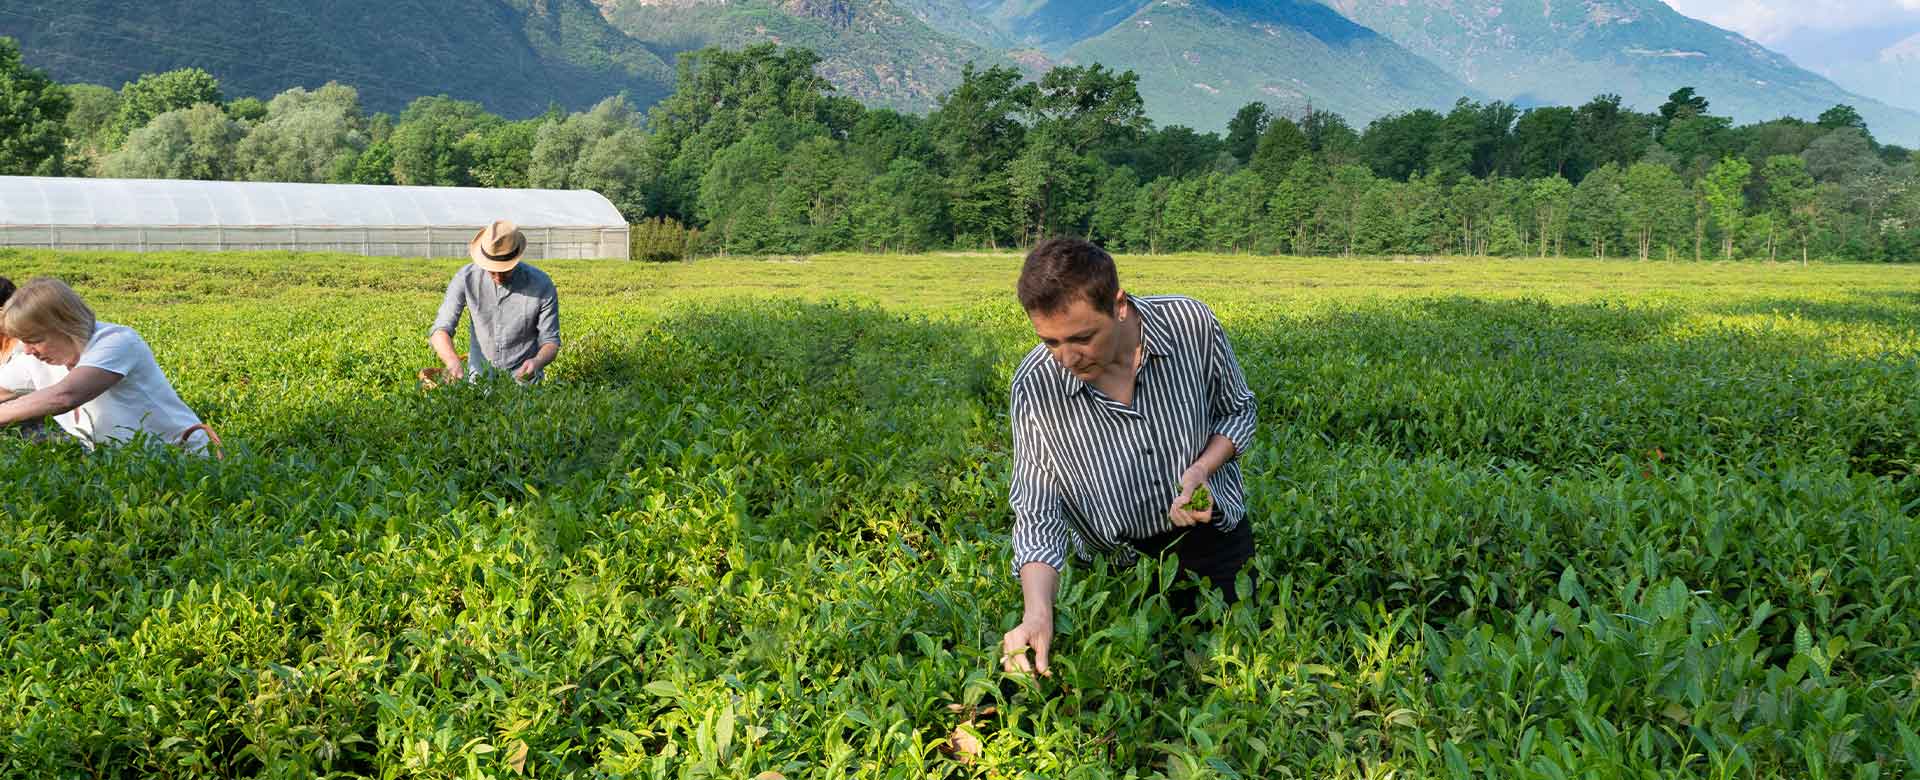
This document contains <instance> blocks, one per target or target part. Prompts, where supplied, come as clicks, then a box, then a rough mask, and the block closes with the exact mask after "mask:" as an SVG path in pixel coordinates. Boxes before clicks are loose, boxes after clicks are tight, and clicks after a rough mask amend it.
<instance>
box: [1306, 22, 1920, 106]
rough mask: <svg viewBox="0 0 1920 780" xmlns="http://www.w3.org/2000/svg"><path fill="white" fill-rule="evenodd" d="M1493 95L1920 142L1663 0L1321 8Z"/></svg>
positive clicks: (1862, 102)
mask: <svg viewBox="0 0 1920 780" xmlns="http://www.w3.org/2000/svg"><path fill="white" fill-rule="evenodd" d="M1323 1H1324V2H1326V3H1327V4H1328V5H1329V6H1331V7H1333V8H1335V9H1337V10H1339V11H1340V12H1341V13H1343V14H1345V15H1346V16H1347V17H1348V18H1350V19H1352V20H1354V21H1356V22H1358V23H1360V24H1363V25H1366V26H1368V27H1371V28H1373V29H1374V30H1378V31H1379V32H1380V33H1381V34H1382V35H1385V36H1387V37H1389V38H1392V39H1394V40H1395V41H1397V42H1399V43H1400V44H1401V45H1402V46H1405V47H1407V48H1408V49H1411V50H1413V51H1414V52H1417V53H1419V54H1421V55H1423V56H1425V57H1427V58H1428V59H1430V60H1432V61H1434V62H1435V63H1437V64H1439V65H1440V66H1442V67H1444V68H1446V69H1447V70H1448V71H1450V72H1451V73H1452V74H1453V75H1455V76H1457V77H1459V78H1460V80H1461V81H1464V82H1466V83H1467V84H1469V85H1472V86H1473V87H1476V88H1478V89H1480V90H1482V91H1484V92H1486V93H1487V94H1489V95H1491V96H1494V97H1498V98H1504V99H1509V100H1515V101H1519V102H1523V103H1554V104H1577V103H1580V102H1583V101H1585V100H1587V99H1588V98H1591V97H1593V96H1594V95H1595V94H1597V93H1601V92H1612V93H1617V94H1619V95H1621V96H1622V97H1624V98H1626V100H1627V101H1628V102H1629V103H1631V104H1633V105H1634V106H1636V107H1638V108H1640V109H1643V110H1650V109H1653V108H1655V107H1658V106H1659V105H1660V104H1661V103H1662V102H1663V101H1664V100H1665V99H1666V96H1667V95H1668V93H1670V92H1672V91H1673V90H1675V89H1677V88H1679V87H1683V86H1692V87H1695V88H1697V89H1698V90H1699V92H1700V94H1702V95H1705V96H1706V97H1707V98H1708V99H1709V100H1711V101H1712V104H1713V105H1712V110H1713V111H1714V112H1715V113H1723V114H1728V115H1731V116H1733V117H1734V118H1735V119H1736V120H1739V121H1743V122H1746V121H1757V120H1763V119H1773V118H1776V117H1779V116H1781V115H1782V114H1791V115H1796V116H1800V117H1803V118H1807V119H1811V118H1813V117H1815V116H1818V115H1819V113H1820V112H1821V111H1824V110H1826V109H1828V108H1830V107H1832V106H1834V105H1835V104H1838V103H1846V104H1849V105H1852V106H1854V107H1855V108H1857V109H1859V111H1860V113H1861V114H1862V115H1863V116H1865V117H1866V119H1867V121H1868V123H1869V124H1871V125H1872V126H1873V127H1874V130H1875V132H1876V133H1880V134H1881V135H1882V136H1883V137H1887V136H1891V137H1894V138H1903V139H1920V114H1915V113H1913V112H1909V111H1905V110H1901V109H1897V108H1894V107H1892V106H1889V105H1886V104H1884V103H1881V102H1879V101H1876V100H1871V99H1868V98H1866V97H1863V96H1861V95H1856V94H1853V93H1850V92H1847V91H1846V90H1844V89H1842V88H1840V87H1839V86H1838V85H1836V84H1834V83H1833V82H1832V81H1829V80H1827V79H1825V78H1823V77H1821V76H1819V75H1817V74H1815V73H1812V72H1810V71H1807V70H1805V69H1803V68H1800V67H1798V66H1796V65H1794V64H1793V62H1792V61H1790V60H1788V59H1787V58H1786V57H1784V56H1781V55H1779V54H1777V53H1775V52H1772V51H1769V50H1768V49H1766V48H1765V47H1763V46H1761V45H1759V44H1757V43H1755V42H1753V41H1751V40H1748V39H1747V38H1745V37H1743V36H1741V35H1738V34H1736V33H1732V32H1729V31H1727V30H1723V29H1720V28H1718V27H1715V26H1713V25H1710V24H1708V23H1706V22H1702V21H1699V20H1696V19H1691V18H1688V17H1686V16H1683V15H1681V14H1680V13H1678V12H1676V11H1674V10H1673V9H1672V8H1670V7H1668V6H1667V5H1666V4H1665V3H1662V2H1660V0H1394V2H1381V1H1380V0H1323Z"/></svg>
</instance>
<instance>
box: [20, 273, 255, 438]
mask: <svg viewBox="0 0 1920 780" xmlns="http://www.w3.org/2000/svg"><path fill="white" fill-rule="evenodd" d="M0 332H4V333H6V334H7V335H8V336H10V337H12V338H14V339H18V340H19V341H20V342H21V343H22V344H23V345H24V346H25V351H26V354H27V355H29V356H31V357H33V358H37V359H38V360H40V361H41V362H43V363H46V364H48V365H51V366H55V367H58V368H64V369H66V372H67V374H66V376H65V377H64V378H61V379H60V380H59V381H58V382H56V383H54V384H53V385H52V386H49V387H43V388H40V389H37V390H35V391H34V392H31V393H28V394H26V395H23V396H20V397H18V398H15V399H13V400H11V401H7V402H5V403H0V425H13V424H16V423H20V422H24V421H27V420H39V419H44V418H47V417H55V418H61V417H66V416H73V417H76V418H77V423H76V424H77V425H78V426H79V427H81V428H83V429H84V431H85V432H84V433H83V434H82V436H83V438H85V439H86V440H87V441H88V442H89V443H91V444H95V445H99V444H110V443H112V444H118V443H124V442H127V441H131V440H133V439H135V438H136V437H138V436H142V435H144V436H145V437H147V438H146V440H147V441H162V442H166V443H168V444H172V445H176V446H179V447H182V448H184V449H186V450H188V451H190V452H195V453H202V452H205V451H206V448H207V445H208V444H210V443H211V444H218V443H219V439H218V438H217V437H215V436H214V435H213V431H212V429H209V428H208V427H207V426H206V425H205V424H204V423H202V422H200V418H199V417H198V416H196V415H195V414H194V413H193V410H191V409H188V408H187V405H186V404H185V403H184V402H182V401H181V400H180V396H179V394H177V393H175V392H174V391H173V385H172V384H170V383H168V382H167V377H166V374H165V373H163V372H161V370H160V364H159V363H158V362H156V361H155V360H154V358H153V350H151V349H149V348H148V347H147V342H146V341H145V340H143V339H141V338H140V334H138V333H135V332H133V330H132V329H131V328H128V327H126V326H123V325H115V324H113V323H110V322H100V321H98V320H96V319H95V318H94V316H93V310H92V309H90V308H87V304H86V303H85V302H83V301H81V300H80V296H79V294H77V293H75V292H74V291H73V288H71V287H68V286H67V285H66V283H65V282H62V281H60V280H58V279H49V278H39V279H34V280H33V281H30V282H27V283H26V284H25V285H22V286H21V287H20V289H19V290H18V291H16V292H15V293H14V294H13V296H12V297H11V298H10V299H8V301H7V304H6V308H5V309H0Z"/></svg>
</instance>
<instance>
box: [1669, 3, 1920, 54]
mask: <svg viewBox="0 0 1920 780" xmlns="http://www.w3.org/2000/svg"><path fill="white" fill-rule="evenodd" d="M1667 5H1670V6H1673V7H1674V8H1675V9H1677V10H1679V11H1680V13H1683V14H1686V15H1688V16H1691V17H1694V18H1696V19H1703V20H1706V21H1709V22H1712V23H1714V24H1715V25H1718V26H1720V27H1725V28H1727V29H1729V30H1734V31H1737V32H1739V33H1741V34H1743V35H1746V36H1747V37H1749V38H1752V39H1754V40H1756V41H1759V42H1761V43H1764V44H1775V43H1779V42H1781V41H1782V40H1786V39H1788V38H1790V37H1792V36H1793V35H1794V34H1795V33H1796V32H1809V31H1823V32H1845V31H1850V30H1862V31H1864V30H1871V29H1873V28H1876V27H1882V26H1886V25H1901V24H1912V23H1916V22H1920V0H1667Z"/></svg>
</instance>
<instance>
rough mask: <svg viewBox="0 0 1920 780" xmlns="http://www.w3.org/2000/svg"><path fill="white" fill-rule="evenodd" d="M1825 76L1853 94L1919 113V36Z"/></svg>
mask: <svg viewBox="0 0 1920 780" xmlns="http://www.w3.org/2000/svg"><path fill="white" fill-rule="evenodd" d="M1826 75H1827V76H1828V77H1829V78H1832V79H1833V80H1834V83H1837V84H1839V85H1840V86H1843V87H1846V88H1847V89H1849V90H1851V91H1853V92H1857V93H1860V94H1862V95H1866V96H1867V97H1870V98H1874V99H1877V100H1881V101H1884V102H1886V103H1888V104H1890V105H1893V106H1895V107H1898V108H1904V109H1907V110H1909V111H1920V34H1917V35H1914V36H1913V37H1911V38H1907V39H1906V40H1903V41H1901V42H1899V43H1896V44H1894V45H1893V46H1890V47H1888V48H1886V49H1884V50H1882V51H1881V52H1880V53H1879V54H1877V55H1874V56H1872V57H1870V58H1867V59H1861V60H1855V61H1852V62H1844V63H1837V64H1834V65H1832V66H1830V67H1828V68H1827V69H1826Z"/></svg>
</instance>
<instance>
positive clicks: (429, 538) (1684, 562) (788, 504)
mask: <svg viewBox="0 0 1920 780" xmlns="http://www.w3.org/2000/svg"><path fill="white" fill-rule="evenodd" d="M1017 262H1018V258H1017V257H1013V256H1007V255H999V256H933V257H918V258H893V257H889V258H867V257H859V256H828V257H815V258H805V259H802V260H801V261H799V262H745V261H700V262H696V263H691V264H667V265H653V264H596V263H586V262H555V263H546V264H542V265H543V267H544V268H546V269H547V270H548V271H549V272H550V273H552V275H553V276H554V278H555V280H556V282H557V283H558V284H559V286H560V289H561V291H562V293H561V294H562V321H563V328H564V335H565V339H566V346H565V348H564V350H563V352H562V355H561V358H560V360H559V361H558V362H557V363H555V364H554V366H553V367H552V369H551V370H550V372H549V373H550V381H549V382H548V383H547V384H546V385H545V386H542V387H538V388H532V389H526V388H518V387H514V386H510V385H508V386H464V385H463V386H457V387H453V388H446V389H441V390H435V391H431V392H428V391H422V390H420V389H418V388H417V387H415V386H414V379H413V377H414V372H415V370H416V369H418V368H419V367H421V366H424V365H429V364H431V363H432V362H433V361H432V358H431V356H430V354H429V352H428V351H427V348H426V346H425V344H424V335H425V329H426V327H427V325H428V323H429V322H430V320H431V317H432V313H433V309H434V305H435V304H436V303H437V301H438V295H439V291H440V290H441V289H443V286H444V281H445V278H446V276H447V275H448V274H449V273H451V271H452V270H453V268H454V267H455V266H454V265H453V264H451V263H446V262H425V261H391V260H370V259H362V258H344V257H332V256H294V255H282V254H264V255H251V256H249V255H234V256H224V255H165V256H125V255H73V254H52V253H38V252H20V251H11V252H9V251H0V273H5V274H7V275H9V276H13V277H15V278H23V277H26V276H30V275H32V274H35V273H57V274H59V275H61V276H63V277H65V278H67V279H69V280H70V281H73V282H74V283H75V285H76V287H78V288H79V289H80V290H81V291H82V293H83V294H85V295H87V296H88V298H89V300H90V301H91V302H92V303H93V304H94V305H95V307H96V308H97V309H98V310H99V311H100V313H101V315H102V317H103V318H105V319H108V320H112V321H117V322H124V323H126V324H129V325H132V326H134V327H136V328H138V329H139V330H140V331H141V332H142V333H143V335H145V336H146V337H147V339H148V341H149V342H151V343H152V344H153V346H154V348H155V351H156V352H157V353H158V355H159V358H160V360H161V362H162V365H163V366H164V367H165V368H166V370H167V372H168V373H169V375H170V376H171V377H172V378H173V379H174V381H175V382H176V384H177V386H178V387H179V389H180V391H181V393H182V395H183V397H184V398H185V399H186V400H187V402H188V404H189V405H191V406H193V407H194V409H195V410H197V411H199V412H200V413H201V414H202V415H203V416H204V417H206V418H207V419H208V420H209V421H210V422H211V423H212V424H214V425H215V426H216V427H218V428H219V429H220V432H221V434H222V436H223V438H224V439H225V440H226V441H227V454H226V457H225V459H223V460H218V461H213V460H196V459H191V458H184V457H179V456H174V455H167V456H161V457H154V456H151V455H148V454H144V453H140V452H135V451H126V450H121V451H104V452H99V453H94V454H87V453H84V452H82V451H81V450H79V449H78V448H77V447H73V446H65V445H60V444H51V445H48V444H32V443H28V442H25V441H21V440H16V439H14V438H11V437H9V438H5V439H0V477H3V478H4V479H5V481H6V484H7V485H8V486H9V488H8V489H7V490H6V491H5V493H4V494H0V516H4V520H3V521H0V629H3V631H0V636H4V637H5V638H4V642H5V651H6V652H5V654H4V656H0V696H3V697H4V702H5V706H0V735H4V736H3V737H0V740H3V741H0V775H5V776H10V777H13V776H18V777H105V776H113V777H122V776H157V777H242V776H244V777H315V776H319V777H381V778H396V777H756V776H761V777H774V776H776V775H778V776H784V777H790V778H798V777H821V778H838V777H847V776H855V777H876V778H879V777H899V778H919V777H929V776H933V777H975V776H984V777H1016V776H1017V777H1026V776H1033V777H1180V778H1186V777H1262V778H1267V777H1350V778H1362V777H1365V778H1380V777H1436V778H1441V777H1444V778H1453V777H1486V778H1496V777H1498V778H1510V777H1517V778H1562V777H1573V776H1580V777H1602V778H1606V777H1655V776H1657V777H1699V778H1709V777H1712V778H1720V777H1846V778H1865V777H1882V778H1891V777H1920V737H1916V736H1915V724H1916V722H1920V636H1917V635H1916V634H1917V633H1920V583H1916V580H1915V576H1916V572H1920V536H1917V535H1916V530H1915V526H1914V521H1913V518H1912V514H1913V508H1914V507H1915V506H1920V477H1916V476H1915V468H1916V465H1917V464H1920V442H1916V440H1915V436H1914V431H1916V430H1917V426H1920V404H1917V403H1916V400H1915V395H1914V390H1913V388H1915V387H1920V363H1916V360H1915V357H1916V355H1917V354H1920V341H1917V339H1916V328H1915V325H1916V322H1917V321H1920V320H1917V319H1916V317H1920V296H1916V295H1915V294H1913V293H1911V292H1909V291H1910V290H1912V289H1914V288H1915V284H1914V283H1915V282H1916V281H1920V277H1916V275H1915V273H1914V272H1913V271H1910V270H1908V269H1888V268H1868V267H1852V266H1827V267H1820V266H1815V267H1812V268H1808V269H1799V268H1782V267H1765V266H1712V265H1709V266H1684V265H1683V266H1668V265H1657V264H1656V265H1643V264H1633V263H1580V262H1567V263H1526V264H1519V263H1513V264H1509V263H1501V262H1497V261H1493V262H1488V261H1479V262H1466V261H1461V262H1453V263H1436V264H1417V265H1416V264H1396V263H1387V262H1373V261H1354V262H1345V263H1327V262H1302V261H1292V260H1268V259H1253V258H1219V257H1184V258H1175V259H1144V258H1122V260H1121V269H1122V272H1123V281H1125V282H1127V283H1128V285H1129V288H1130V289H1135V290H1137V291H1140V292H1191V293H1193V294H1195V295H1197V296H1199V297H1201V298H1202V299H1204V300H1206V301H1208V303H1210V304H1211V305H1213V307H1214V308H1215V309H1216V310H1217V311H1218V312H1220V314H1221V316H1222V318H1223V320H1224V321H1225V323H1226V326H1227V328H1228V331H1229V333H1230V335H1231V336H1232V338H1233V341H1234V346H1235V348H1236V351H1237V352H1238V354H1239V357H1240V360H1241V363H1242V364H1243V366H1244V367H1245V368H1246V370H1247V373H1248V378H1249V381H1250V383H1251V384H1252V386H1253V388H1254V390H1255V392H1256V393H1257V394H1258V396H1259V399H1260V408H1261V429H1260V433H1259V435H1258V437H1257V444H1256V446H1255V447H1254V449H1253V450H1252V451H1250V452H1248V453H1245V454H1244V455H1243V457H1244V458H1245V459H1246V471H1247V478H1248V487H1249V492H1250V497H1251V506H1252V512H1253V517H1254V521H1253V522H1254V523H1255V526H1254V527H1255V529H1256V534H1257V536H1258V538H1259V545H1260V550H1259V554H1258V555H1257V557H1256V558H1255V560H1254V563H1253V567H1252V571H1250V572H1249V575H1250V576H1249V582H1248V586H1249V589H1250V591H1244V592H1250V593H1251V595H1250V596H1249V597H1248V598H1247V599H1246V600H1245V601H1244V603H1243V604H1241V605H1239V606H1236V607H1234V608H1231V609H1228V608H1225V606H1224V605H1222V604H1220V603H1219V602H1218V600H1217V598H1216V599H1215V600H1213V601H1212V602H1210V603H1206V604H1205V605H1203V607H1202V610H1201V612H1202V614H1201V616H1200V617H1199V618H1198V619H1182V618H1178V617H1176V616H1175V615H1173V614H1171V613H1170V612H1169V611H1168V609H1167V607H1166V601H1165V599H1164V597H1162V596H1161V595H1159V591H1160V588H1161V587H1162V586H1163V585H1164V584H1166V583H1167V582H1168V581H1170V579H1171V578H1172V577H1173V576H1174V569H1173V567H1172V566H1171V565H1170V564H1166V563H1155V562H1146V563H1143V564H1141V565H1139V566H1135V567H1130V568H1124V569H1116V568H1114V567H1111V566H1110V565H1108V564H1106V563H1104V562H1103V563H1099V564H1096V565H1094V566H1091V567H1086V568H1079V569H1075V570H1073V571H1071V572H1069V573H1068V575H1067V577H1066V579H1065V582H1064V585H1063V590H1062V595H1061V611H1060V618H1059V629H1060V637H1059V639H1058V641H1057V642H1056V655H1055V658H1054V669H1055V674H1054V675H1053V676H1052V677H1050V678H1032V679H1026V678H1008V677H1005V676H1003V675H1002V674H1000V673H999V672H998V670H997V666H996V660H997V656H998V639H999V635H1000V632H1001V631H1004V630H1005V629H1006V628H1007V627H1008V626H1010V625H1011V624H1012V622H1013V619H1014V617H1015V616H1016V615H1017V614H1018V611H1019V604H1018V593H1017V589H1016V588H1015V586H1014V583H1013V581H1012V580H1011V579H1009V578H1008V577H1007V572H1006V556H1007V537H1006V534H1007V530H1008V526H1009V524H1010V522H1011V519H1010V517H1009V515H1008V510H1007V507H1006V501H1005V489H1006V478H1007V470H1008V466H1009V457H1010V451H1009V447H1008V442H1007V426H1006V418H1005V414H1006V413H1005V409H1006V400H1007V398H1006V392H1007V389H1006V388H1007V382H1008V378H1009V372H1010V370H1011V368H1012V366H1013V364H1014V363H1015V362H1016V361H1017V360H1018V359H1019V357H1020V356H1021V355H1022V354H1023V353H1024V352H1025V350H1026V349H1027V348H1028V347H1029V346H1030V345H1031V343H1032V340H1033V337H1032V334H1031V331H1030V330H1029V329H1028V327H1027V324H1026V322H1025V319H1024V317H1023V316H1022V315H1021V314H1020V312H1019V311H1017V305H1015V304H1014V303H1013V302H1012V301H1011V296H1010V295H1009V294H1008V291H1009V290H1010V287H1011V280H1012V277H1013V275H1014V273H1015V272H1016V270H1017ZM1209 622H1210V623H1211V624H1209ZM956 727H959V728H961V729H963V730H964V732H965V733H966V734H968V735H970V736H974V737H977V738H978V739H979V742H980V747H981V750H980V752H979V754H978V755H977V756H968V755H967V754H965V753H964V752H961V751H956V750H953V749H952V745H951V744H950V735H951V734H953V733H954V729H955V728H956ZM764 773H775V774H764Z"/></svg>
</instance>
